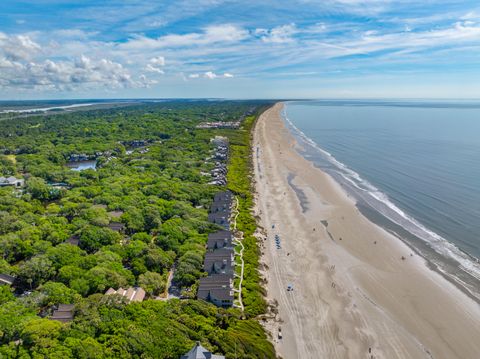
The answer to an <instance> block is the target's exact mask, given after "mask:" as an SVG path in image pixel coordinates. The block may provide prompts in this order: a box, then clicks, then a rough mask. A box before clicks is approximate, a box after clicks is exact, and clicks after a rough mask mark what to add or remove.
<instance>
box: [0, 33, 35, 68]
mask: <svg viewBox="0 0 480 359" xmlns="http://www.w3.org/2000/svg"><path fill="white" fill-rule="evenodd" d="M0 51H1V54H2V55H3V56H4V57H5V58H7V59H8V60H13V61H19V60H29V59H31V58H33V57H34V56H35V55H36V54H38V53H39V52H40V51H41V47H40V45H39V44H37V43H36V42H34V41H33V40H32V39H31V38H30V37H29V36H27V35H13V36H7V35H6V34H4V33H0Z"/></svg>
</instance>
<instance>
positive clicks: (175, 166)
mask: <svg viewBox="0 0 480 359" xmlns="http://www.w3.org/2000/svg"><path fill="white" fill-rule="evenodd" d="M259 105H264V104H262V103H253V102H169V103H161V104H142V105H133V106H130V107H122V108H116V109H109V110H93V111H85V112H81V111H78V112H73V113H69V114H58V115H49V116H24V117H19V118H15V119H5V120H4V121H2V126H1V127H0V139H1V140H0V173H1V175H9V176H10V175H13V176H17V177H23V178H25V179H26V183H25V187H24V188H23V189H21V190H15V189H13V188H11V187H3V188H0V273H3V274H10V275H14V276H15V277H16V278H17V279H16V282H15V284H14V288H13V289H12V288H10V287H9V286H0V304H1V306H0V357H1V358H3V357H5V358H17V357H18V358H177V357H179V355H180V354H182V353H184V352H186V351H187V350H188V349H189V348H190V347H191V346H192V345H193V343H194V341H197V340H200V341H202V343H203V344H204V345H205V346H206V347H208V348H210V349H212V350H214V351H218V352H222V353H225V354H226V355H227V357H228V358H233V357H234V355H235V351H236V354H237V357H238V358H273V357H275V355H274V351H273V346H272V345H271V344H270V343H269V342H268V341H267V338H266V336H265V333H264V331H263V328H262V327H261V326H260V325H259V324H258V322H257V321H256V320H255V319H254V317H255V316H256V315H257V314H259V313H262V312H263V311H264V310H265V303H264V301H263V298H262V288H261V287H260V285H259V284H258V279H259V278H258V272H257V264H258V252H257V247H256V241H255V238H254V237H253V236H252V233H253V231H254V229H255V221H254V219H253V218H252V216H251V214H250V208H251V205H252V198H251V194H250V187H249V186H250V183H249V179H248V176H249V167H248V166H249V165H250V164H249V162H248V158H249V148H248V146H249V132H250V128H251V126H252V123H253V121H254V116H247V118H246V120H245V121H244V123H243V127H242V129H240V130H205V129H202V130H200V129H196V126H197V125H198V124H199V123H200V122H202V121H206V120H207V121H229V120H236V119H238V118H240V117H241V116H242V115H243V114H244V113H245V112H246V111H248V110H249V109H251V108H252V106H257V108H258V106H259ZM219 134H224V135H225V134H227V135H228V136H229V138H230V141H231V144H232V151H231V162H230V165H229V166H230V171H231V173H230V174H229V180H230V181H231V183H230V185H229V187H230V188H231V189H232V190H233V191H235V192H236V193H237V194H238V195H239V196H240V197H241V200H240V211H241V213H240V216H239V229H240V230H242V231H243V232H244V233H245V242H244V243H245V247H246V251H245V262H246V268H245V281H244V285H245V294H244V297H245V299H244V301H245V305H246V314H247V317H248V318H249V319H241V318H240V316H241V313H240V312H239V311H238V310H237V309H229V310H224V309H219V308H217V307H215V306H213V305H211V304H208V303H204V302H200V301H196V300H184V299H182V300H177V299H173V300H168V301H158V300H153V298H154V297H155V296H157V295H159V294H160V293H162V292H164V290H165V287H166V280H167V277H168V273H169V271H170V270H171V269H172V266H173V265H174V263H175V272H174V273H175V276H174V280H175V282H176V283H177V284H178V285H180V286H181V287H182V288H183V289H185V290H186V291H185V292H186V293H190V296H193V295H194V293H195V288H196V283H197V282H198V279H199V278H200V277H201V276H204V275H205V274H204V273H203V271H202V264H203V256H204V252H205V246H204V245H205V242H206V238H207V234H208V233H209V232H211V231H214V230H216V227H215V226H214V225H212V224H210V223H209V222H208V221H207V209H208V207H209V204H210V202H211V200H212V197H213V195H214V193H215V192H216V191H218V190H219V188H218V187H214V186H211V185H208V181H209V178H208V176H205V175H204V174H205V173H208V172H209V171H210V170H211V169H212V168H213V166H214V164H213V163H212V162H211V161H206V160H205V159H206V158H208V157H209V156H210V152H211V150H212V148H213V147H212V145H211V143H210V139H211V138H212V137H214V136H215V135H219ZM138 140H141V141H143V142H142V144H141V145H138V144H137V145H132V143H133V141H138ZM81 154H84V155H85V156H87V157H90V158H96V161H97V169H96V170H93V169H88V170H84V171H73V170H71V169H70V168H68V167H67V166H66V165H67V163H68V161H69V158H70V157H71V156H72V155H81ZM114 222H120V223H121V224H122V225H123V227H122V228H120V229H119V228H115V227H114V226H112V223H114ZM69 239H78V240H79V244H78V246H77V245H72V244H70V243H65V242H66V241H67V240H69ZM135 285H139V286H142V287H143V288H144V289H145V290H146V292H147V298H149V299H151V300H145V301H144V302H142V303H134V304H125V303H120V302H118V301H116V300H113V299H112V298H111V297H108V296H104V295H103V293H105V291H106V290H107V289H108V288H109V287H113V288H115V289H118V288H119V287H123V288H125V287H129V286H135ZM14 290H15V291H14ZM61 303H63V304H74V305H75V317H74V320H73V321H72V322H70V323H65V324H64V323H60V322H56V321H52V320H50V319H47V318H48V316H49V315H50V314H51V313H52V311H53V309H54V306H55V305H58V304H61Z"/></svg>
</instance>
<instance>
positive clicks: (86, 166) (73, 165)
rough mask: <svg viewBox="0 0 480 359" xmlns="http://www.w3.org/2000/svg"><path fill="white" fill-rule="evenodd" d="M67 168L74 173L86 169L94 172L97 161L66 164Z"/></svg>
mask: <svg viewBox="0 0 480 359" xmlns="http://www.w3.org/2000/svg"><path fill="white" fill-rule="evenodd" d="M67 167H70V168H71V169H72V170H74V171H83V170H88V169H92V170H94V169H96V168H97V161H96V160H90V161H76V162H68V163H67Z"/></svg>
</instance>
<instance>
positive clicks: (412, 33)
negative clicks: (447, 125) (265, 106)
mask: <svg viewBox="0 0 480 359" xmlns="http://www.w3.org/2000/svg"><path fill="white" fill-rule="evenodd" d="M94 97H95V98H121V97H227V98H480V3H479V2H478V0H477V1H458V0H438V1H434V0H423V1H418V0H417V1H411V0H403V1H388V0H364V1H361V0H323V1H321V0H315V1H309V0H301V1H282V0H278V1H270V0H265V1H258V0H256V1H250V0H246V1H222V0H198V1H148V0H141V1H140V0H125V1H109V0H104V1H98V0H96V1H92V0H83V1H67V0H2V2H1V5H0V99H30V98H94Z"/></svg>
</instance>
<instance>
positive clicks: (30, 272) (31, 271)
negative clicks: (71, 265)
mask: <svg viewBox="0 0 480 359" xmlns="http://www.w3.org/2000/svg"><path fill="white" fill-rule="evenodd" d="M54 273H55V269H54V267H53V264H52V262H51V261H50V260H49V259H48V257H47V256H46V255H44V254H40V255H38V256H35V257H32V258H31V259H30V260H28V261H25V262H24V263H23V264H22V265H21V266H20V270H19V277H20V279H21V280H22V281H23V282H24V283H27V284H28V285H29V286H30V288H34V287H36V286H37V285H39V284H42V283H43V282H45V281H46V280H48V279H49V278H51V277H52V276H53V274H54Z"/></svg>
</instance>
